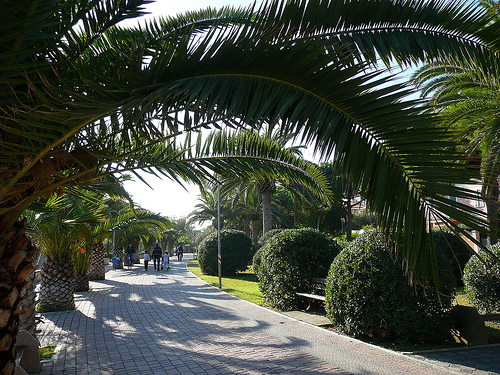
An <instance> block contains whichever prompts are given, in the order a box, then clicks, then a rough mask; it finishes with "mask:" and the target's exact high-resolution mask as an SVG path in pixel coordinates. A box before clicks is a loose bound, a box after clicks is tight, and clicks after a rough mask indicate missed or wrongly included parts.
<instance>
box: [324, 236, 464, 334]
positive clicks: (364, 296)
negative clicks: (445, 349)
mask: <svg viewBox="0 0 500 375" xmlns="http://www.w3.org/2000/svg"><path fill="white" fill-rule="evenodd" d="M438 258H439V260H438V265H439V272H440V274H439V276H440V291H441V293H442V294H441V302H440V300H439V298H438V296H437V293H436V292H435V288H434V285H433V283H432V281H431V282H430V283H429V287H428V288H427V289H424V288H422V287H420V286H410V285H409V283H408V277H407V276H405V274H404V272H403V270H402V262H401V259H399V258H396V257H395V256H393V254H391V252H390V250H389V248H388V247H387V245H386V241H385V238H384V236H383V235H382V234H381V233H379V232H376V231H369V232H366V233H363V234H361V235H360V236H359V237H358V238H357V239H356V240H354V241H353V242H351V243H350V244H349V245H348V246H346V248H344V250H342V252H341V253H340V254H339V255H338V256H337V257H336V258H335V260H334V261H333V263H332V265H331V268H330V271H329V272H328V277H327V282H326V293H325V295H326V312H327V316H328V318H329V319H330V320H331V321H332V323H333V324H335V325H336V326H337V327H338V328H340V329H341V330H342V331H344V332H345V333H347V334H349V335H351V336H354V337H370V338H374V339H380V338H389V337H391V338H393V337H397V338H400V339H402V340H406V341H413V340H414V339H421V338H426V339H445V338H448V337H449V335H450V329H451V327H452V325H453V319H452V314H451V312H450V310H451V308H452V304H453V300H454V294H455V285H456V283H455V278H454V276H453V273H452V270H451V267H450V266H449V264H448V262H447V261H446V259H445V258H443V257H438ZM429 267H430V266H429ZM429 272H430V271H429ZM441 303H442V305H441Z"/></svg>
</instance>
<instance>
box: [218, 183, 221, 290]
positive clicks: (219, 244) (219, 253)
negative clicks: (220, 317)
mask: <svg viewBox="0 0 500 375" xmlns="http://www.w3.org/2000/svg"><path fill="white" fill-rule="evenodd" d="M217 262H218V271H219V289H221V288H222V267H221V241H220V181H217Z"/></svg>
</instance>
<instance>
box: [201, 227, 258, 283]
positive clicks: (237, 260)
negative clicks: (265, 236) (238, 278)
mask: <svg viewBox="0 0 500 375" xmlns="http://www.w3.org/2000/svg"><path fill="white" fill-rule="evenodd" d="M217 253H218V240H217V233H213V234H210V235H208V236H207V237H206V238H205V239H204V240H203V241H202V242H201V243H200V246H199V249H198V262H199V264H200V268H201V272H203V273H204V274H205V275H211V276H216V275H218V273H219V270H218V262H217ZM252 256H253V246H252V239H251V238H250V237H248V236H247V235H246V234H245V233H244V232H242V231H238V230H232V229H225V230H222V231H221V259H222V261H221V272H222V275H223V276H233V275H236V273H238V272H240V271H245V270H246V269H247V267H248V265H249V263H250V261H251V260H252Z"/></svg>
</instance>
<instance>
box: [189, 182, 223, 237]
mask: <svg viewBox="0 0 500 375" xmlns="http://www.w3.org/2000/svg"><path fill="white" fill-rule="evenodd" d="M198 201H199V203H197V204H196V205H195V207H194V211H193V212H191V213H190V214H189V219H188V223H190V224H194V223H198V224H203V223H205V222H207V221H209V222H210V223H211V225H212V226H213V227H214V228H215V229H217V228H218V225H219V223H218V221H217V220H218V219H217V218H218V217H219V216H218V213H219V211H218V210H219V208H218V207H219V199H218V194H217V187H216V185H213V186H211V185H207V186H206V187H205V188H203V189H202V190H201V192H200V196H199V197H198ZM230 211H231V207H230V202H229V201H228V199H227V198H226V197H225V196H224V195H221V201H220V221H221V223H220V224H221V228H222V227H223V226H224V220H225V218H226V216H228V215H229V213H230Z"/></svg>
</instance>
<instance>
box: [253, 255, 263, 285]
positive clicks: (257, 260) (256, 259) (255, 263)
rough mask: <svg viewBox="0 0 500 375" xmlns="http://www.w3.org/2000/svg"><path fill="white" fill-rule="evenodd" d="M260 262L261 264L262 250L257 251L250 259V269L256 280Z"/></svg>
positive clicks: (258, 277)
mask: <svg viewBox="0 0 500 375" xmlns="http://www.w3.org/2000/svg"><path fill="white" fill-rule="evenodd" d="M261 262H262V248H260V249H258V250H257V251H256V252H255V254H254V255H253V258H252V269H253V273H254V275H255V276H256V277H257V279H260V275H259V266H260V263H261Z"/></svg>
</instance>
